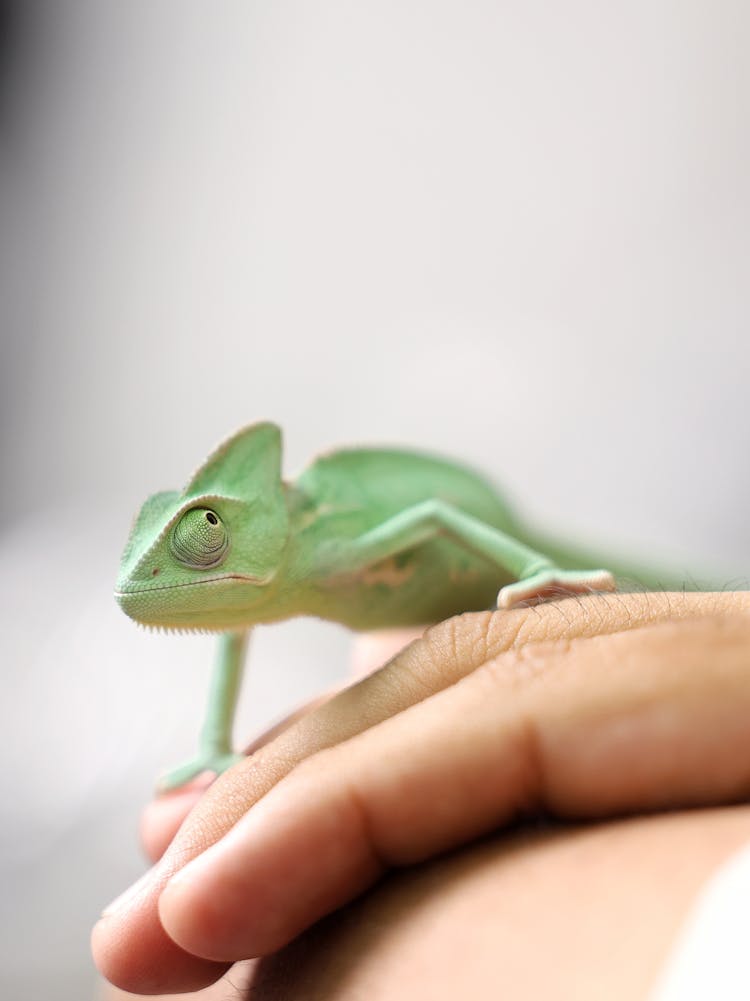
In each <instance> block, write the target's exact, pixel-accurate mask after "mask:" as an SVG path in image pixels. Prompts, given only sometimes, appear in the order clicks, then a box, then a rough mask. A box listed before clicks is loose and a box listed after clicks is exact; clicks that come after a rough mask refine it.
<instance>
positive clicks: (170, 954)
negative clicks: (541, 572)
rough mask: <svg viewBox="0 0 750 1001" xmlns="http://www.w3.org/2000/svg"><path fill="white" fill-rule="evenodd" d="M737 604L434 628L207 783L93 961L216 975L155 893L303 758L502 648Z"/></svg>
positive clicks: (158, 978) (619, 602) (202, 979)
mask: <svg viewBox="0 0 750 1001" xmlns="http://www.w3.org/2000/svg"><path fill="white" fill-rule="evenodd" d="M743 609H744V610H750V596H749V595H746V594H742V593H731V594H720V595H716V594H630V595H607V596H604V595H594V596H590V597H587V598H585V599H582V600H581V599H568V600H566V601H561V602H556V603H554V604H548V605H540V606H535V607H533V608H528V609H517V610H513V611H509V612H496V613H490V612H478V613H470V614H466V615H461V616H457V617H456V618H453V619H449V620H448V621H446V622H443V623H441V624H440V625H438V626H435V627H434V628H432V629H430V630H428V632H427V633H426V634H425V636H424V637H423V638H422V639H420V640H418V641H417V642H415V643H413V644H412V645H411V646H409V647H407V648H406V649H405V650H404V651H402V652H401V653H400V654H399V655H398V656H397V657H395V658H394V660H393V661H391V662H390V663H389V664H387V665H386V666H385V667H384V668H382V669H381V670H380V671H378V672H376V673H375V674H372V675H370V676H369V677H366V678H364V679H363V680H362V681H360V682H359V683H357V684H356V685H354V686H352V687H351V688H348V689H346V690H344V691H343V692H340V693H339V694H338V695H337V696H336V697H335V698H333V699H331V700H330V701H329V702H327V703H325V704H324V705H322V706H321V707H320V708H319V709H317V710H316V711H315V712H313V713H311V714H309V715H307V716H305V717H304V718H303V719H301V720H300V721H299V722H298V723H297V724H295V725H294V726H292V727H290V728H288V729H287V730H285V731H284V732H283V733H282V734H281V735H280V736H279V737H278V738H277V739H276V740H274V741H273V742H272V743H270V744H267V745H266V746H264V747H262V748H261V749H260V750H259V751H258V752H257V753H256V754H254V755H253V756H252V757H250V758H248V759H247V760H246V761H245V762H242V763H241V764H239V765H237V766H235V767H234V768H232V769H230V770H229V771H228V772H226V773H225V774H224V775H223V776H221V778H220V779H219V780H217V781H216V782H215V783H214V784H213V786H211V788H210V789H209V790H208V791H207V792H206V793H205V795H204V796H203V797H202V799H201V800H200V802H199V803H197V804H196V806H195V807H194V808H193V810H192V811H191V813H190V814H189V816H188V817H187V818H186V820H185V822H184V823H183V825H182V827H181V828H180V830H179V831H178V833H177V835H176V837H175V839H174V841H173V842H172V844H171V845H170V847H169V849H168V851H167V853H166V854H165V856H164V857H163V859H162V861H161V863H160V865H159V867H158V868H157V869H156V870H155V871H154V872H153V873H152V874H151V876H150V878H149V880H148V881H147V882H146V883H145V884H144V885H143V886H142V887H141V888H140V889H139V891H138V892H137V893H136V894H134V895H133V896H131V897H129V898H127V899H126V901H125V902H124V903H121V904H120V906H119V907H118V908H117V909H116V910H114V911H110V913H109V914H108V916H107V917H106V919H105V920H103V921H101V922H100V923H99V925H97V927H96V929H95V930H94V936H93V948H94V956H95V959H96V962H97V965H98V966H99V968H100V970H101V971H102V973H103V974H104V976H105V977H107V978H108V979H109V980H111V981H112V982H113V983H116V984H119V985H120V986H122V987H123V988H124V989H126V990H130V991H133V992H135V993H138V992H142V991H143V990H144V989H145V987H144V985H145V984H155V985H157V986H158V988H159V989H161V990H162V991H169V990H172V991H175V992H176V991H191V990H197V989H198V988H199V987H201V986H203V985H204V984H207V983H209V982H211V980H210V979H206V977H209V978H211V977H213V979H216V978H217V977H218V976H219V973H220V971H219V972H216V969H217V968H216V967H212V968H208V969H207V968H206V965H205V963H203V962H202V961H198V960H195V959H194V958H192V957H191V956H189V955H188V954H187V953H185V952H183V951H181V950H179V949H177V947H176V946H175V944H174V943H173V942H172V940H171V939H169V938H168V936H167V935H166V933H165V931H164V930H163V928H162V926H161V922H160V919H159V915H158V906H157V905H158V898H159V895H160V893H161V889H162V887H163V886H164V885H165V884H166V882H167V881H168V879H169V878H170V876H171V875H172V874H173V873H174V872H176V871H178V870H179V869H180V868H181V867H182V866H183V865H185V864H186V863H187V862H188V861H190V860H191V859H193V858H195V857H196V856H197V855H199V854H200V853H201V852H203V851H205V849H207V848H208V847H209V846H210V845H212V844H214V843H215V842H216V841H218V840H219V839H220V838H221V837H223V835H224V834H226V833H227V831H229V830H230V829H231V828H232V827H233V825H234V824H235V823H236V822H237V821H238V820H239V819H240V818H241V817H242V816H243V815H244V814H245V813H246V812H247V811H248V810H249V809H250V807H251V806H252V805H253V804H254V803H256V802H257V801H258V800H259V799H260V798H261V797H262V796H264V795H265V794H266V793H267V792H268V791H269V790H270V789H271V788H272V787H273V786H274V785H275V784H276V783H277V782H278V781H280V780H281V779H282V778H283V777H284V776H285V775H287V774H288V773H289V772H290V771H291V770H292V769H293V768H294V767H295V766H297V765H298V764H299V762H301V761H303V760H305V759H306V758H307V757H309V756H311V755H313V754H315V753H317V752H318V751H320V750H323V749H325V748H327V747H332V746H334V745H336V744H338V743H340V742H342V741H345V740H348V739H349V738H351V737H353V736H355V735H357V734H358V733H361V732H363V731H365V730H367V729H368V728H369V727H372V726H375V725H377V724H379V723H381V722H382V721H383V720H386V719H388V718H389V717H391V716H394V715H396V714H398V713H400V712H403V711H404V710H406V709H408V708H409V707H410V706H412V705H414V704H415V703H417V702H419V701H421V700H422V699H425V698H427V697H429V696H430V695H432V694H433V693H435V692H438V691H440V690H442V689H444V688H445V687H447V686H449V685H451V684H453V683H454V682H456V681H457V680H459V679H460V678H461V677H463V676H464V675H467V674H470V673H471V672H472V671H474V670H475V669H476V668H477V667H479V666H480V665H481V664H483V663H484V662H485V661H487V660H489V659H492V658H494V657H497V656H498V655H500V654H502V653H503V652H504V651H507V650H513V649H521V648H523V647H525V646H529V645H533V644H535V643H538V642H546V641H553V640H556V639H557V640H565V639H574V638H576V637H586V636H594V635H597V634H606V633H614V632H617V631H618V630H628V629H635V628H638V627H639V626H642V625H644V624H648V623H654V622H663V621H667V620H675V621H678V620H680V619H684V618H688V617H691V616H695V615H698V614H710V613H712V612H717V613H720V612H722V611H732V610H738V611H741V610H743Z"/></svg>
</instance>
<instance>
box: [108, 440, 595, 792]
mask: <svg viewBox="0 0 750 1001" xmlns="http://www.w3.org/2000/svg"><path fill="white" fill-rule="evenodd" d="M281 451H282V442H281V431H280V429H279V428H278V427H277V426H276V425H275V424H271V423H259V424H253V425H251V426H249V427H246V428H244V429H242V430H241V431H239V432H237V433H236V434H235V435H233V436H232V437H231V438H229V439H228V440H227V441H225V442H224V443H223V444H222V445H220V446H219V448H218V449H217V450H216V451H215V452H213V453H212V454H211V455H210V456H209V458H208V459H207V460H206V462H205V463H204V464H203V465H202V466H201V467H200V468H199V469H198V471H197V472H196V473H195V474H194V475H193V477H192V479H191V480H190V482H189V483H188V485H187V486H186V487H185V489H184V490H183V491H182V492H181V493H178V492H176V491H170V492H165V493H158V494H154V495H153V496H152V497H150V498H149V499H148V500H147V501H146V502H145V504H144V505H143V507H142V508H141V511H140V513H139V515H138V517H137V518H136V521H135V523H134V525H133V529H132V531H131V534H130V538H129V540H128V543H127V546H126V548H125V552H124V554H123V557H122V563H121V567H120V575H119V579H118V582H117V590H116V598H117V601H118V602H119V604H120V607H121V608H122V609H123V611H125V612H126V613H127V614H128V615H129V616H130V617H131V618H133V619H135V620H136V621H138V622H141V623H144V624H146V625H152V626H160V627H164V628H167V629H188V630H194V629H201V630H211V631H217V632H220V633H221V638H220V647H219V657H218V662H217V665H216V669H215V675H214V679H213V682H212V687H211V694H210V700H209V706H208V712H207V715H206V720H205V725H204V727H203V730H202V733H201V737H200V744H199V750H198V754H197V755H196V756H195V757H194V758H193V759H192V760H191V761H189V762H187V763H186V764H185V765H183V766H182V767H180V768H177V769H175V770H174V771H172V772H170V773H168V774H167V775H166V776H164V777H163V778H162V779H161V782H160V788H162V789H173V788H176V787H178V786H180V785H183V784H184V783H186V782H188V781H189V780H190V779H191V778H193V777H194V776H196V775H197V774H199V773H200V772H202V771H205V770H210V771H214V772H217V773H219V772H222V771H224V770H225V769H226V768H228V767H229V766H230V765H231V764H233V763H234V762H235V761H237V760H239V757H240V756H239V755H236V754H233V753H232V747H231V729H232V719H233V716H234V709H235V705H236V701H237V695H238V691H239V684H240V677H241V672H242V664H243V660H244V655H245V649H246V645H247V637H248V633H249V629H250V627H251V626H253V625H255V624H259V623H266V622H274V621H278V620H280V619H287V618H290V617H292V616H296V615H312V616H318V617H320V618H323V619H330V620H332V621H335V622H340V623H343V624H344V625H346V626H349V627H351V628H352V629H357V630H366V629H380V628H383V627H387V626H403V625H414V624H427V623H431V622H437V621H440V620H441V619H444V618H447V617H448V616H450V615H455V614H457V613H459V612H465V611H471V610H475V609H483V608H488V607H491V606H493V605H494V604H495V603H497V606H498V607H499V608H510V607H512V606H513V605H516V604H518V603H521V602H524V601H529V600H540V599H544V598H549V597H554V596H559V595H560V594H561V593H582V592H589V591H611V590H614V588H615V582H614V578H613V576H612V574H611V573H610V572H608V571H607V570H603V569H593V567H595V564H594V563H592V562H591V561H590V560H588V559H586V558H584V557H579V556H578V555H576V554H567V555H564V550H563V549H562V547H558V546H555V547H553V551H554V554H555V555H554V557H553V556H552V555H545V552H542V551H539V550H538V549H537V548H536V546H535V545H534V544H533V542H532V541H531V540H530V537H529V533H528V532H527V531H526V529H524V528H522V526H521V525H520V524H519V522H517V520H516V518H515V516H514V515H513V514H512V513H511V512H510V510H509V508H508V505H507V504H506V503H505V502H504V501H503V500H502V498H501V497H500V496H499V495H498V493H497V492H496V491H495V490H494V488H493V487H491V486H490V485H489V484H488V483H486V482H485V481H484V480H483V479H482V478H481V477H480V476H479V475H477V474H476V473H474V472H472V471H471V470H468V469H466V468H464V467H462V466H461V465H459V464H456V463H453V462H450V461H448V460H446V459H441V458H437V457H432V456H429V455H423V454H420V453H418V452H410V451H400V450H392V449H377V448H352V449H341V450H338V451H334V452H330V453H329V454H326V455H323V456H321V457H319V458H317V459H316V460H315V461H314V462H313V463H312V465H310V466H309V467H308V468H307V469H305V470H304V472H303V473H302V474H301V475H300V476H299V477H297V479H295V480H294V481H291V482H285V481H284V480H283V479H282V476H281ZM545 549H546V552H547V553H548V554H549V553H550V552H551V550H550V546H545ZM579 564H580V567H581V568H579V569H574V568H575V567H576V566H577V565H579Z"/></svg>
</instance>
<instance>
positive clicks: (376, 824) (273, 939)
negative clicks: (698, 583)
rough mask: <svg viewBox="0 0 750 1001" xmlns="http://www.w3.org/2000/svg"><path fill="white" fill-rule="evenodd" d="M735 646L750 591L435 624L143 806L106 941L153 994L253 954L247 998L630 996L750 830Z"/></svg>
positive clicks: (219, 994) (217, 994)
mask: <svg viewBox="0 0 750 1001" xmlns="http://www.w3.org/2000/svg"><path fill="white" fill-rule="evenodd" d="M401 641H403V636H400V637H398V640H394V641H393V642H394V645H395V644H396V642H401ZM749 641H750V595H746V594H744V593H727V594H653V593H651V594H640V595H635V594H633V595H608V596H604V595H592V596H590V597H586V598H580V599H575V598H573V599H567V600H563V601H558V602H555V603H550V604H546V605H540V606H535V607H532V608H527V609H519V610H516V611H511V612H502V613H472V614H469V615H463V616H459V617H457V618H455V619H452V620H449V621H447V622H445V623H441V624H440V625H438V626H436V627H434V628H433V629H431V630H429V631H428V632H427V633H426V634H425V636H424V637H423V638H422V639H420V640H418V641H416V642H415V643H413V644H412V645H411V646H409V647H408V648H407V649H406V650H404V651H403V652H401V653H400V654H398V655H397V656H396V657H395V658H394V660H392V661H391V662H390V663H389V664H387V665H386V666H385V667H384V668H382V669H381V670H380V671H377V672H375V673H374V674H371V675H369V676H367V677H365V678H364V679H362V680H361V681H359V682H357V683H356V684H355V685H354V686H352V687H350V688H349V689H346V690H345V691H343V692H341V693H339V694H338V695H336V696H335V697H333V698H332V699H329V700H327V701H324V702H323V703H322V704H319V705H317V706H316V707H314V708H311V709H309V710H308V711H306V712H303V713H302V714H301V715H300V716H299V717H298V718H296V719H295V720H293V721H292V722H291V723H290V725H289V726H287V727H286V729H283V730H282V731H281V732H279V733H276V734H275V735H271V739H269V740H267V741H266V742H265V743H263V742H261V743H260V746H257V747H256V750H255V751H254V753H253V754H252V755H251V756H250V757H248V758H247V759H246V760H245V761H244V762H242V763H240V764H239V765H237V766H235V767H234V768H233V769H231V770H230V771H229V772H227V773H226V774H225V775H223V776H222V777H221V778H220V779H219V780H217V781H216V782H214V783H213V784H212V785H211V786H210V788H208V789H207V790H206V791H202V790H201V789H200V788H192V789H189V790H186V791H181V792H180V793H177V794H174V795H173V796H171V797H163V798H162V799H161V800H159V801H157V802H156V803H155V804H153V805H152V807H151V808H150V809H149V811H148V814H147V816H146V818H145V831H144V833H145V841H146V844H147V846H148V849H149V853H150V854H151V857H152V858H156V857H158V856H159V855H160V854H161V853H162V851H163V852H164V854H162V855H161V862H160V863H159V864H158V865H157V866H156V867H155V869H154V870H152V871H151V872H150V873H149V874H148V876H147V877H146V879H145V880H144V882H142V883H141V884H140V886H139V887H138V888H137V889H136V890H135V891H134V892H132V893H131V894H130V895H129V896H127V897H126V899H125V900H124V901H120V903H119V906H118V907H116V908H115V909H114V910H113V911H112V912H111V913H109V915H108V916H107V917H105V918H103V920H102V921H101V922H100V924H99V925H98V926H97V929H96V930H95V935H94V948H95V956H96V959H97V962H98V964H99V966H100V968H101V969H102V971H103V973H104V974H105V975H106V976H108V977H109V978H110V979H111V980H113V981H114V982H116V983H118V984H119V985H120V986H121V987H123V988H126V989H127V990H129V991H131V992H135V993H138V992H140V993H148V994H154V993H156V992H157V991H162V992H163V994H164V995H165V996H169V992H170V991H171V992H172V993H173V994H174V993H177V992H186V991H195V990H198V989H200V988H203V987H205V985H207V984H210V983H212V982H213V981H216V980H217V979H218V978H220V977H222V975H224V973H225V971H226V970H227V969H228V967H229V964H231V963H233V962H234V961H237V960H241V959H245V958H248V957H252V956H263V957H265V958H263V959H261V960H259V961H255V962H253V963H250V964H248V965H247V966H246V967H245V968H244V969H242V968H238V967H235V968H234V969H232V970H231V972H229V973H228V974H227V976H228V978H229V981H230V982H231V983H232V984H234V985H235V986H242V985H243V984H244V985H247V984H248V983H252V986H253V991H252V996H253V998H254V999H265V998H277V997H285V998H305V999H313V998H331V999H338V998H342V999H344V998H356V997H360V996H367V997H368V998H374V999H379V998H383V999H386V998H398V997H403V996H404V993H403V985H404V984H405V983H409V984H411V985H412V986H411V988H410V993H409V996H411V997H415V998H416V997H420V996H423V997H425V998H427V997H429V998H431V999H432V998H442V997H445V998H448V997H455V996H456V993H457V991H458V990H459V989H460V990H462V991H463V992H464V993H466V994H467V996H471V997H473V998H474V997H476V998H479V999H481V998H483V997H488V998H489V997H496V996H503V995H504V994H505V993H506V992H508V993H512V996H513V997H515V998H522V999H523V998H534V997H539V996H545V995H549V996H555V997H559V998H567V997H570V998H573V997H575V998H576V999H581V998H583V999H584V1001H585V999H588V998H589V997H590V998H592V999H593V998H595V997H596V998H598V997H602V996H607V997H608V998H613V999H615V1001H617V999H619V998H623V999H625V998H634V997H643V996H645V993H646V992H647V990H648V988H649V986H650V985H651V984H652V982H653V980H654V977H655V976H656V974H657V973H658V970H659V968H660V966H661V964H662V963H663V961H664V958H665V957H666V955H667V953H668V951H669V948H670V946H671V944H672V942H673V941H674V937H675V935H676V933H677V931H678V929H679V926H680V923H681V921H682V920H683V918H684V916H685V914H686V911H687V910H688V908H689V907H690V905H691V902H692V901H693V900H694V898H695V895H696V893H697V892H698V891H699V889H700V888H701V886H702V885H703V884H704V882H705V880H706V879H707V878H709V877H710V875H711V873H712V872H713V871H714V870H715V869H716V867H717V866H718V865H719V864H720V863H721V862H722V861H723V860H724V859H725V858H726V857H727V856H728V855H729V854H731V853H732V852H733V851H734V850H735V849H736V848H738V847H739V846H740V845H741V844H742V843H743V842H744V841H746V840H747V838H748V836H749V835H750V810H748V808H747V807H744V806H738V805H733V804H738V803H741V802H742V800H743V799H746V798H747V794H748V791H749V790H750V753H748V752H750V733H748V728H747V726H746V720H747V718H748V710H750V676H749V675H748V670H747V649H748V642H749ZM376 652H377V648H374V650H373V656H375V653H376ZM191 807H192V809H191ZM188 811H189V812H188ZM540 816H542V817H544V818H545V819H544V823H540V820H539V818H540ZM183 818H185V819H184V822H183V823H182V826H181V827H179V830H177V831H176V829H177V827H178V826H179V824H180V821H181V820H182V819H183ZM175 831H176V834H175V837H174V838H173V839H172V834H173V833H175ZM164 849H166V850H164ZM191 860H194V861H192V863H191ZM179 871H182V873H183V875H182V878H181V879H180V880H175V879H172V876H173V875H174V874H176V873H177V872H179ZM370 887H374V888H372V889H370ZM342 907H343V909H340V908H342ZM319 919H322V920H319ZM315 922H318V923H317V924H315ZM540 957H544V961H543V962H540ZM503 988H504V990H503ZM117 996H118V995H117V993H116V992H114V990H113V991H112V993H111V994H110V995H109V997H117ZM201 996H203V997H206V998H208V997H211V998H226V997H228V996H233V995H232V991H231V988H230V987H229V985H228V983H227V982H226V981H225V982H223V983H220V984H219V985H217V986H215V987H214V988H210V989H209V990H208V992H207V993H205V994H203V995H198V997H201Z"/></svg>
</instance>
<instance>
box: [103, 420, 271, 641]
mask: <svg viewBox="0 0 750 1001" xmlns="http://www.w3.org/2000/svg"><path fill="white" fill-rule="evenodd" d="M288 537H289V512H288V510H287V503H286V496H285V493H284V487H283V484H282V480H281V433H280V431H279V429H278V428H277V427H276V425H274V424H269V423H261V424H253V425H250V426H249V427H246V428H242V429H241V430H240V431H238V432H237V433H236V434H235V435H233V436H232V437H231V438H228V439H227V440H226V441H225V442H223V443H222V444H221V445H220V446H219V447H218V448H217V449H216V450H215V451H214V452H212V454H211V455H210V456H209V457H208V459H206V461H205V462H204V463H203V465H202V466H200V467H199V468H198V469H197V471H196V472H195V473H194V474H193V476H192V478H191V480H190V482H189V483H188V485H187V486H186V487H185V489H184V490H183V491H182V493H177V492H175V491H169V492H167V493H160V494H154V495H153V496H152V497H149V499H148V500H147V501H146V503H145V504H144V505H143V507H142V508H141V511H140V513H139V515H138V517H137V518H136V520H135V524H134V525H133V528H132V531H131V533H130V539H129V540H128V544H127V546H126V547H125V552H124V553H123V557H122V562H121V564H120V575H119V579H118V582H117V589H116V592H115V596H116V598H117V600H118V602H119V604H120V607H121V608H122V609H123V610H124V611H125V612H126V613H127V614H128V615H129V616H131V618H133V619H136V620H137V621H138V622H144V623H146V624H148V625H157V626H165V627H168V628H170V627H171V628H178V629H230V628H233V627H240V626H245V625H252V623H254V622H262V621H264V620H265V615H264V610H265V612H267V611H268V605H269V603H270V602H269V599H270V598H271V597H272V595H273V593H274V591H275V587H274V584H275V583H276V582H277V581H278V578H279V570H280V568H281V565H282V562H283V559H284V552H285V549H286V546H287V542H288ZM264 606H265V609H264Z"/></svg>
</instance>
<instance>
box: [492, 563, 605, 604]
mask: <svg viewBox="0 0 750 1001" xmlns="http://www.w3.org/2000/svg"><path fill="white" fill-rule="evenodd" d="M615 589H616V584H615V579H614V577H613V576H612V574H611V573H610V572H609V571H608V570H556V569H555V568H554V567H552V568H550V569H549V570H542V571H540V572H539V573H535V574H532V576H531V577H526V578H525V579H524V580H519V581H516V583H515V584H508V586H507V587H504V588H503V589H502V590H501V591H500V594H498V596H497V607H498V608H512V607H513V606H514V605H519V604H520V603H521V602H522V601H530V600H534V599H536V600H539V601H544V600H545V599H546V598H560V597H563V596H564V595H566V594H588V593H590V592H591V591H614V590H615Z"/></svg>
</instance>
